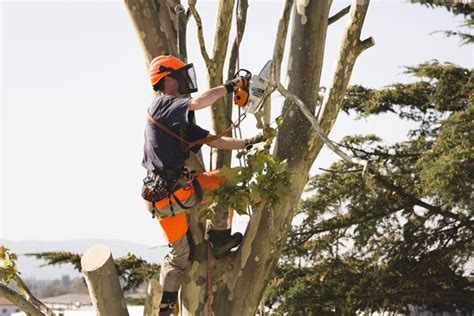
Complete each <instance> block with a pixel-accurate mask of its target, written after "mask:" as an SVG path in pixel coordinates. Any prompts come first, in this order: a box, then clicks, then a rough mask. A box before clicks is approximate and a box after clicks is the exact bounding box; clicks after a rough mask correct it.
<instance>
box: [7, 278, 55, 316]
mask: <svg viewBox="0 0 474 316" xmlns="http://www.w3.org/2000/svg"><path fill="white" fill-rule="evenodd" d="M0 297H5V298H6V299H8V300H9V301H10V302H12V303H13V304H15V306H17V307H19V308H20V309H21V310H22V311H24V312H25V313H26V314H27V315H32V316H45V315H52V314H46V313H43V312H41V310H40V309H38V308H37V307H36V306H35V305H33V304H32V303H31V302H29V301H28V300H27V299H26V298H24V297H23V296H21V295H20V294H19V293H17V292H15V291H13V290H12V289H9V288H7V287H6V286H4V285H3V284H0Z"/></svg>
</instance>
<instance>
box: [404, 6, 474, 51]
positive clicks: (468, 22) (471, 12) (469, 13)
mask: <svg viewBox="0 0 474 316" xmlns="http://www.w3.org/2000/svg"><path fill="white" fill-rule="evenodd" d="M411 2H412V3H419V4H422V5H425V6H427V7H431V8H436V7H443V8H445V9H446V10H448V11H449V12H452V13H453V14H455V15H462V16H463V17H464V18H465V22H464V23H463V24H461V25H460V27H466V28H467V30H463V29H462V28H460V29H459V30H457V31H452V30H448V31H443V33H444V34H446V35H447V36H458V37H460V38H461V40H462V42H463V43H464V44H469V43H473V42H474V35H473V34H472V33H471V32H470V28H472V26H473V25H474V3H473V2H472V1H462V0H455V1H443V0H411Z"/></svg>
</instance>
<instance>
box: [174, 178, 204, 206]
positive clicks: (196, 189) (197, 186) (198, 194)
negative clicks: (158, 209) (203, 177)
mask: <svg viewBox="0 0 474 316" xmlns="http://www.w3.org/2000/svg"><path fill="white" fill-rule="evenodd" d="M178 183H179V182H178ZM191 184H192V186H193V188H194V194H196V198H197V201H196V203H194V204H193V205H190V206H187V205H185V204H184V203H183V202H181V200H180V199H179V198H178V197H177V196H176V195H175V194H174V193H171V194H172V195H173V197H174V200H175V201H176V204H178V205H179V207H181V208H182V209H185V210H188V209H190V208H192V207H193V206H195V205H196V204H197V203H199V202H201V201H202V200H203V199H204V193H203V191H202V187H201V184H200V183H199V181H198V180H197V179H196V178H194V179H193V180H192V181H191ZM170 202H171V201H170ZM170 204H171V203H170Z"/></svg>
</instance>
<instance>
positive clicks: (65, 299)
mask: <svg viewBox="0 0 474 316" xmlns="http://www.w3.org/2000/svg"><path fill="white" fill-rule="evenodd" d="M41 301H42V302H43V303H44V304H46V305H47V306H48V307H49V308H51V309H54V310H78V309H91V308H92V302H91V298H90V296H89V294H64V295H59V296H53V297H45V298H42V299H41Z"/></svg>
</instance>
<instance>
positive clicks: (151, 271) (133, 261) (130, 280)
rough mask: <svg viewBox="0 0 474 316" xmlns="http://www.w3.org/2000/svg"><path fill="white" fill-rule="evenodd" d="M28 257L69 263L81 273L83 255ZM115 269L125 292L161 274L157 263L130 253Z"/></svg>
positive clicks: (52, 254) (45, 253)
mask: <svg viewBox="0 0 474 316" xmlns="http://www.w3.org/2000/svg"><path fill="white" fill-rule="evenodd" d="M26 255H27V256H32V257H35V258H36V259H42V260H45V261H46V264H45V265H56V264H65V263H69V264H72V265H73V266H74V268H75V269H76V270H77V271H79V272H81V270H82V269H81V255H80V254H76V253H72V252H64V251H57V252H40V253H30V254H26ZM114 263H115V268H116V269H117V273H118V275H119V277H120V279H121V280H122V281H123V290H124V291H131V290H135V289H137V288H138V287H139V286H140V285H141V284H142V283H143V282H146V281H148V280H149V279H151V278H152V277H154V278H156V277H157V276H158V275H159V274H160V266H159V265H158V264H155V263H148V262H146V261H145V260H143V259H142V258H140V257H137V256H135V255H134V254H131V253H129V254H128V255H126V256H125V257H121V258H118V259H115V260H114Z"/></svg>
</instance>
